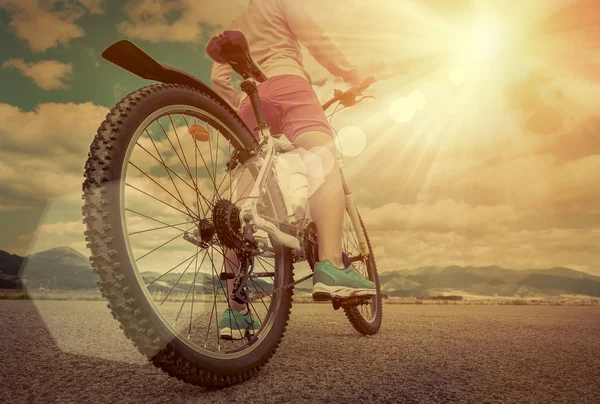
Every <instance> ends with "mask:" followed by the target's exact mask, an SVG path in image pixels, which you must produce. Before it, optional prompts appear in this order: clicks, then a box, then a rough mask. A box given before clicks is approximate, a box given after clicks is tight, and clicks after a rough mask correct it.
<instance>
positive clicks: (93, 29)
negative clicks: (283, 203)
mask: <svg viewBox="0 0 600 404" xmlns="http://www.w3.org/2000/svg"><path fill="white" fill-rule="evenodd" d="M288 1H289V0H288ZM306 3H307V8H308V9H309V11H310V12H311V14H312V15H313V16H314V17H315V19H316V20H317V21H319V22H320V23H321V25H322V26H323V28H324V29H325V31H326V32H327V33H328V34H329V35H330V36H331V37H332V39H333V40H334V41H335V42H336V43H337V44H338V46H339V47H340V49H341V50H342V51H343V52H344V53H345V54H346V55H347V57H348V59H349V60H350V61H351V62H352V63H354V64H355V65H356V66H357V67H358V68H359V69H360V70H361V71H362V72H365V74H373V73H374V74H376V75H377V77H378V78H379V79H380V81H379V82H377V83H376V84H374V85H373V86H372V88H371V89H370V90H369V92H368V95H373V96H375V97H376V99H374V100H366V101H364V102H363V103H361V104H359V105H358V106H356V107H353V108H352V109H347V110H342V111H341V112H340V113H339V114H337V115H336V116H335V117H334V118H333V121H332V124H333V126H334V127H335V128H336V129H337V130H338V134H339V136H340V139H341V143H342V144H343V145H344V146H345V150H346V157H345V164H346V170H347V176H348V178H349V182H350V186H351V188H352V190H353V191H354V193H355V196H356V200H357V202H358V206H359V210H360V212H361V215H362V216H363V218H364V220H365V222H366V225H367V229H368V231H369V236H370V239H371V243H372V244H373V246H374V248H375V255H376V258H377V263H378V267H379V268H380V270H381V271H387V270H394V269H409V268H416V267H422V266H438V265H441V266H446V265H473V266H485V265H499V266H502V267H505V268H514V269H526V268H551V267H558V266H565V267H570V268H573V269H577V270H582V271H585V272H589V273H592V274H596V275H600V207H599V204H598V200H599V199H600V181H598V175H599V173H600V133H599V129H600V112H598V109H597V107H596V106H597V105H598V101H599V100H600V74H599V73H598V72H600V52H599V49H598V48H599V46H600V10H599V9H598V7H597V6H596V5H595V4H594V3H595V2H594V1H588V0H528V1H527V2H512V1H503V0H495V1H489V0H487V1H483V0H457V1H453V2H448V1H444V0H426V1H412V0H402V1H400V0H368V1H367V0H347V1H344V2H339V1H334V0H320V1H315V0H308V1H307V2H306ZM245 4H246V2H245V1H244V0H223V1H220V2H213V1H191V0H127V1H116V0H104V1H103V0H77V1H76V0H67V1H57V0H0V78H1V79H0V122H1V124H0V183H1V184H2V186H1V187H0V224H1V226H2V232H1V233H0V249H2V250H6V251H9V252H12V253H16V254H21V255H24V254H29V253H34V252H37V251H41V250H45V249H48V248H52V247H59V246H69V247H72V248H74V249H76V250H77V251H80V252H82V253H83V254H85V255H87V250H86V248H85V241H84V239H83V230H84V226H83V224H82V223H81V183H82V181H83V177H82V174H83V168H84V164H85V160H86V158H87V152H88V150H89V146H90V143H91V141H92V140H93V136H94V134H95V132H96V130H97V128H98V126H99V125H100V123H101V122H102V120H103V119H104V116H105V115H106V114H107V113H108V111H109V109H110V108H111V107H112V106H113V105H114V104H115V103H116V102H118V101H119V100H120V99H121V98H122V97H123V96H125V95H126V94H128V93H130V92H132V91H134V90H135V89H137V88H140V87H142V86H144V85H147V84H148V82H146V81H144V80H143V79H140V78H137V77H135V76H133V75H131V74H129V73H127V72H125V71H123V70H120V69H119V68H117V67H116V66H113V65H111V64H109V63H108V62H106V61H104V60H103V59H102V58H101V56H100V54H101V53H102V51H103V50H104V49H105V48H106V47H108V46H109V45H110V44H111V43H113V42H116V41H118V40H121V39H128V40H130V41H132V42H134V43H135V44H137V45H138V46H140V47H141V48H142V49H143V50H144V51H146V52H147V53H149V54H150V55H152V56H153V57H154V58H156V59H157V60H159V61H161V62H165V63H168V64H171V65H174V66H177V67H179V68H181V69H183V70H185V71H188V72H190V73H192V74H194V75H196V76H197V77H198V78H200V79H201V80H203V81H205V82H207V83H210V69H211V63H212V62H211V61H210V60H209V59H208V58H207V57H206V56H205V55H204V51H203V50H204V46H205V44H206V42H207V41H208V39H209V38H210V37H211V36H212V35H213V34H215V33H217V32H219V31H221V30H223V29H225V28H226V27H227V25H228V24H229V22H230V21H231V20H232V19H233V18H234V17H235V15H236V14H237V13H238V12H239V11H240V10H242V9H243V7H244V6H245ZM304 53H305V66H306V68H307V70H308V71H309V72H310V74H311V77H312V79H313V87H314V89H315V91H316V93H317V94H318V96H319V98H320V99H321V100H322V101H325V100H327V99H328V98H330V97H331V96H332V94H333V89H335V88H340V89H345V85H344V83H342V82H341V81H340V80H339V79H337V78H335V77H333V76H332V75H330V74H329V73H328V72H327V71H326V70H325V69H324V68H322V67H320V66H319V65H318V63H317V62H316V61H315V60H314V59H312V57H310V55H309V54H308V52H307V51H306V50H305V51H304Z"/></svg>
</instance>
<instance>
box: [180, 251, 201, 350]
mask: <svg viewBox="0 0 600 404" xmlns="http://www.w3.org/2000/svg"><path fill="white" fill-rule="evenodd" d="M194 261H195V263H194V267H195V268H194V280H193V281H192V308H191V309H190V327H189V328H188V340H189V339H190V337H191V336H192V318H193V315H194V297H195V294H196V277H197V276H198V272H199V268H198V246H196V257H194ZM201 267H202V262H201V263H200V268H201ZM175 321H177V320H175Z"/></svg>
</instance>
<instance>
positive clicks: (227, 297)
mask: <svg viewBox="0 0 600 404" xmlns="http://www.w3.org/2000/svg"><path fill="white" fill-rule="evenodd" d="M230 262H231V260H230ZM211 265H212V269H213V272H214V276H216V277H217V279H219V274H217V269H216V267H215V264H214V261H212V260H211ZM223 270H225V261H224V260H223ZM218 284H219V286H220V287H221V290H222V291H223V295H224V296H225V299H226V300H227V307H228V308H229V310H230V311H231V310H233V309H232V308H231V303H230V302H229V294H228V293H227V292H225V289H224V288H223V285H222V284H221V282H218ZM231 317H234V316H229V328H231V326H232V325H233V324H232V323H231ZM234 320H235V317H234ZM235 325H236V326H237V327H238V329H239V328H240V326H239V324H238V322H237V320H235ZM231 342H232V344H233V340H231Z"/></svg>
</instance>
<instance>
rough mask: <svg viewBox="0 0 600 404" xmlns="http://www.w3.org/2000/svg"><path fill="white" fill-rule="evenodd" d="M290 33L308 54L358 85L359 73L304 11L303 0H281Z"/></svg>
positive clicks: (348, 81) (330, 70)
mask: <svg viewBox="0 0 600 404" xmlns="http://www.w3.org/2000/svg"><path fill="white" fill-rule="evenodd" d="M281 5H282V8H283V10H284V13H285V18H286V20H287V23H288V26H289V28H290V31H291V32H292V34H294V35H295V36H296V38H298V40H299V41H300V42H301V43H302V44H303V45H304V46H306V48H307V49H308V50H309V52H310V54H311V55H312V56H313V57H314V58H315V59H316V60H317V62H319V63H320V64H321V65H322V66H323V67H324V68H326V69H327V70H328V71H329V72H330V73H331V74H333V75H334V76H336V77H341V78H343V79H344V81H345V82H346V83H348V84H350V85H359V84H361V83H359V82H358V80H359V75H358V74H357V71H356V67H355V66H353V65H352V64H351V63H350V62H349V61H348V59H346V57H345V56H344V54H343V53H342V52H341V51H340V50H339V49H338V47H337V46H336V45H335V44H334V43H333V41H332V40H331V39H330V38H329V36H327V35H326V34H325V32H324V31H323V28H321V26H320V25H319V24H318V23H317V22H316V21H315V20H314V18H313V17H312V16H311V15H310V14H309V13H308V12H307V11H306V9H305V7H304V1H303V0H281Z"/></svg>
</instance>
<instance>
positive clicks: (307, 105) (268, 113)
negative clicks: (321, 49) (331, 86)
mask: <svg viewBox="0 0 600 404" xmlns="http://www.w3.org/2000/svg"><path fill="white" fill-rule="evenodd" d="M258 93H259V95H260V99H261V102H262V107H263V112H264V114H265V119H266V120H267V122H268V123H269V124H270V125H271V133H272V134H273V135H274V136H275V137H277V136H279V135H281V134H284V135H286V136H287V138H288V139H289V140H290V142H293V141H294V139H296V137H298V135H300V134H302V133H305V132H309V131H319V132H325V133H327V134H329V135H330V136H333V131H332V130H331V126H329V123H328V122H327V117H326V116H325V112H323V108H322V107H321V103H320V102H319V99H318V98H317V94H315V91H314V90H313V88H312V87H311V85H310V84H309V83H308V81H306V80H305V79H303V78H302V77H300V76H296V75H293V74H290V75H281V76H274V77H271V78H269V79H268V80H267V81H265V82H264V83H262V84H261V85H260V86H259V87H258ZM240 117H241V118H242V120H243V121H244V123H246V125H248V127H249V128H250V129H251V130H252V134H253V135H254V137H256V138H257V139H258V137H259V136H258V133H257V132H256V130H255V128H256V126H257V125H256V118H255V117H254V111H253V110H252V105H251V104H250V99H248V98H246V99H245V100H244V101H243V102H242V104H241V105H240Z"/></svg>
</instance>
